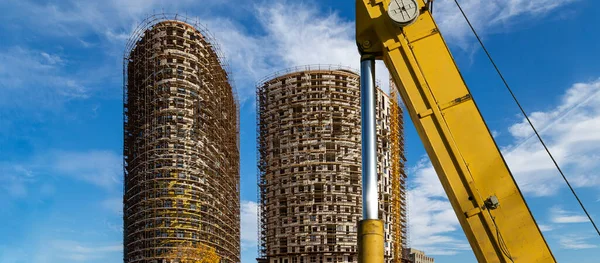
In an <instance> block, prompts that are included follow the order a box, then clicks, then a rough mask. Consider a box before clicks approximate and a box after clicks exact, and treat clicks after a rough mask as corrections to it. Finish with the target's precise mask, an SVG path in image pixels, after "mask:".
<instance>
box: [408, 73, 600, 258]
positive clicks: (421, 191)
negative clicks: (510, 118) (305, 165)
mask: <svg viewBox="0 0 600 263" xmlns="http://www.w3.org/2000/svg"><path fill="white" fill-rule="evenodd" d="M598 94H600V80H599V81H593V82H590V83H577V84H575V85H573V86H572V87H570V88H569V89H568V90H567V91H566V92H565V94H564V95H563V96H562V98H561V100H560V103H559V104H558V105H557V106H556V107H554V108H551V109H549V110H547V111H540V112H535V113H534V114H532V119H533V122H534V124H535V125H536V126H538V127H540V130H541V131H543V133H542V134H543V136H544V138H545V139H546V141H547V143H548V145H549V147H550V149H551V151H552V152H553V153H554V154H555V156H556V157H557V159H558V162H559V164H561V165H562V166H563V170H564V171H565V172H566V174H567V176H568V177H569V178H570V179H571V181H572V183H573V185H574V186H576V187H597V186H599V185H600V176H599V174H598V173H597V171H598V170H599V168H600V166H598V163H600V162H598V160H599V155H598V152H600V133H598V132H597V131H598V130H599V129H600V96H599V95H598ZM527 127H528V126H526V125H525V121H524V120H522V121H520V122H518V123H516V124H514V125H512V126H510V128H509V129H508V130H509V131H510V135H511V136H512V139H513V143H511V144H510V145H509V146H508V147H505V148H504V150H503V153H504V156H505V158H506V161H507V163H508V165H509V167H510V168H511V171H512V173H513V175H514V176H515V178H516V180H517V183H518V184H519V187H520V189H521V190H523V192H524V193H525V194H528V195H533V196H550V195H556V194H557V193H558V190H559V189H561V187H565V186H564V182H563V181H562V178H561V177H560V175H559V174H557V172H556V171H555V168H554V166H553V164H552V162H551V161H550V160H549V158H548V156H547V154H546V153H545V151H543V149H542V148H541V146H539V144H536V140H534V138H532V137H531V132H530V131H528V130H527ZM409 178H410V182H411V184H413V186H412V187H411V189H410V191H409V209H410V210H409V218H410V231H411V232H410V233H411V240H412V241H413V242H412V243H413V244H412V245H414V246H415V247H421V248H423V249H425V251H427V252H429V251H434V252H436V253H439V252H442V253H456V252H457V251H459V250H460V248H463V247H461V246H464V245H465V244H466V241H461V240H457V239H456V238H453V236H454V235H456V234H457V233H458V231H456V230H458V229H459V228H460V225H459V224H458V221H457V220H456V215H455V214H454V211H453V210H452V208H451V206H450V203H449V202H448V200H447V197H446V194H445V192H444V190H443V188H442V186H441V184H440V183H439V179H438V178H437V175H436V173H435V171H434V169H433V167H432V166H431V163H430V162H429V161H428V160H427V159H425V160H422V161H421V162H419V163H418V164H417V165H416V167H414V168H413V171H411V172H410V173H409ZM550 220H551V222H552V223H553V224H567V223H581V222H587V221H588V219H587V217H585V216H583V215H582V214H578V213H574V212H570V211H565V210H562V209H560V208H558V207H554V208H552V209H551V210H550ZM557 227H558V226H557V225H540V228H541V229H542V231H544V232H548V231H552V230H554V229H556V228H557ZM458 235H460V236H462V234H458ZM452 247H454V248H456V247H458V248H459V249H452ZM440 250H441V251H440Z"/></svg>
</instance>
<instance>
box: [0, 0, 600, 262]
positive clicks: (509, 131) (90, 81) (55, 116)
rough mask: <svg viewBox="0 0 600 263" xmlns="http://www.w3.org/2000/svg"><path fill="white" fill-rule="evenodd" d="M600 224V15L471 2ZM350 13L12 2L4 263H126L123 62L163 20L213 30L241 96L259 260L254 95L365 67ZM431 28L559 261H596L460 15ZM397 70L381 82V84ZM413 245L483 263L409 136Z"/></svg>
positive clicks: (440, 5) (599, 252)
mask: <svg viewBox="0 0 600 263" xmlns="http://www.w3.org/2000/svg"><path fill="white" fill-rule="evenodd" d="M460 2H461V3H462V4H463V5H464V8H465V11H466V12H467V14H468V15H469V16H470V17H471V20H472V22H473V24H474V25H475V27H476V28H477V29H478V31H479V32H480V33H481V34H482V36H483V39H484V41H485V42H486V43H487V45H488V48H489V50H490V51H491V52H492V54H493V56H494V57H495V58H496V60H497V63H498V65H499V66H500V68H501V69H502V70H503V72H504V73H505V76H506V78H507V79H508V81H509V82H510V83H511V84H512V86H513V87H514V89H515V90H516V93H517V96H518V97H519V98H520V99H521V102H522V103H523V104H524V106H525V109H526V110H527V111H528V112H530V113H531V116H532V120H533V122H534V124H535V125H536V126H537V127H538V128H539V129H540V130H541V131H542V136H543V137H544V139H545V140H546V141H547V143H548V145H549V147H550V149H551V151H552V152H553V153H554V154H555V156H556V157H557V160H558V162H559V163H560V164H561V165H562V167H563V168H564V171H565V172H566V174H567V176H568V178H569V179H570V180H571V181H572V184H573V185H574V186H575V188H576V190H577V192H579V193H580V196H581V198H582V200H583V201H584V202H585V203H586V204H587V207H588V209H589V211H590V212H591V214H592V216H593V217H595V218H597V220H600V219H598V218H600V191H599V189H600V175H599V172H598V171H599V170H600V165H599V163H600V151H599V150H600V132H598V129H600V94H599V93H600V64H599V63H598V61H600V49H598V48H597V47H598V43H599V42H600V37H598V34H596V32H597V25H599V24H600V16H598V15H597V14H596V10H598V9H599V8H600V3H599V2H598V1H593V0H495V1H480V0H462V1H460ZM353 9H354V1H350V0H344V1H341V0H340V1H333V0H332V1H325V0H302V1H291V0H288V1H285V0H271V1H263V0H257V1H247V0H229V1H221V0H202V1H192V0H181V1H159V0H131V1H122V0H105V1H92V0H90V1H72V0H64V1H33V0H19V1H17V0H3V1H1V2H0V10H2V11H0V12H1V14H2V15H1V16H0V36H1V37H0V225H1V226H2V227H0V262H2V263H16V262H36V263H38V262H39V263H54V262H90V263H93V262H121V260H122V230H121V228H122V221H121V212H120V211H121V196H122V188H123V187H122V181H123V180H122V172H121V171H122V169H121V151H122V150H121V149H122V100H121V96H122V93H121V92H122V91H121V89H122V57H123V50H124V44H125V41H127V39H128V38H129V36H130V34H131V32H132V30H133V29H134V28H135V27H136V26H137V25H138V23H139V22H140V21H141V20H143V19H144V18H145V17H147V16H148V15H150V14H153V13H160V12H179V13H181V14H187V16H190V17H194V18H196V19H198V20H200V21H201V22H202V23H203V24H204V25H206V26H207V27H208V28H209V30H210V31H211V32H212V33H213V35H215V37H216V39H217V40H218V41H219V44H220V46H221V47H222V49H223V51H224V54H225V56H226V58H227V60H228V61H229V63H230V65H231V69H232V72H233V79H234V81H235V86H236V87H237V90H238V93H239V95H240V100H241V105H242V110H241V118H242V121H241V147H242V149H241V150H242V155H241V157H242V160H241V163H242V169H241V175H242V193H241V198H242V200H243V201H242V218H243V219H244V220H243V221H242V232H243V233H242V243H243V251H242V257H243V262H244V263H249V262H253V261H254V258H255V256H256V220H255V212H256V203H255V201H256V169H255V161H256V159H255V158H256V152H255V113H254V107H255V105H254V101H255V99H254V87H255V83H256V82H257V81H258V80H260V79H261V78H262V77H264V76H266V75H269V74H270V73H273V72H275V71H278V70H282V69H285V68H288V67H293V66H301V65H306V64H335V65H344V66H351V67H354V68H357V67H358V64H359V63H358V54H357V52H356V48H355V44H354V40H353V38H354V20H353V19H354V18H353V17H354V13H353V12H354V11H353ZM434 12H435V14H434V15H435V17H436V19H437V20H438V23H439V25H440V27H441V30H442V33H443V35H444V36H445V37H446V40H447V42H448V43H449V45H450V49H451V50H452V52H453V55H454V57H455V59H456V61H457V63H458V65H459V68H460V69H461V71H462V73H463V76H464V78H465V80H466V82H467V84H468V85H469V87H470V89H471V91H472V93H473V95H474V97H475V99H476V101H477V102H478V105H479V107H480V109H481V111H482V113H483V115H484V118H485V119H486V121H487V123H488V125H489V126H490V128H491V129H492V130H493V133H494V136H495V138H496V140H497V142H498V144H499V145H500V146H501V148H502V151H503V153H504V154H505V156H506V159H507V162H508V163H509V166H510V168H511V170H512V171H513V173H514V175H515V176H516V178H517V182H518V183H519V185H520V187H521V189H522V190H523V191H524V193H525V195H526V199H527V201H528V203H529V206H530V207H531V208H532V210H533V214H534V216H535V218H536V220H537V221H538V223H540V225H541V228H542V230H543V232H544V235H545V237H546V239H547V241H548V243H549V244H550V247H551V248H552V250H553V252H554V254H555V256H556V257H557V259H558V261H559V262H583V263H585V262H587V263H592V262H597V258H598V257H600V238H599V237H598V236H597V235H596V234H595V233H594V231H593V228H592V226H591V224H590V223H589V222H587V220H586V218H585V217H584V216H583V214H582V213H581V210H580V208H578V206H577V203H576V202H575V200H574V198H573V196H572V195H571V194H570V192H569V190H568V188H566V186H565V184H564V182H562V181H561V180H562V179H561V178H560V176H559V174H558V173H557V172H556V170H555V168H553V166H552V162H551V161H550V160H549V159H548V157H547V156H546V155H545V154H544V152H543V151H542V148H541V146H540V144H539V143H538V142H537V141H536V140H535V138H532V131H531V130H530V128H529V127H528V125H527V124H526V122H525V121H524V119H523V117H522V116H520V115H519V111H518V108H517V107H516V105H515V104H514V103H513V102H512V101H511V99H510V97H509V94H508V93H507V92H506V90H505V89H504V88H503V86H502V85H501V82H500V80H499V78H498V77H497V75H495V73H494V71H493V68H492V67H491V66H490V64H489V62H488V61H487V60H486V58H485V56H484V54H483V53H482V52H481V50H480V49H479V48H478V47H477V45H475V44H476V43H475V41H474V38H473V36H472V35H471V34H470V33H469V30H468V28H467V26H466V23H465V22H464V21H463V19H462V17H461V16H460V14H459V13H458V9H457V8H456V6H454V4H453V1H450V0H438V1H436V6H435V9H434ZM387 76H388V75H387V74H386V72H385V69H384V68H382V67H380V68H379V71H378V77H379V78H380V79H381V80H382V81H383V83H385V80H386V78H387ZM405 127H406V140H407V142H406V153H407V157H408V164H409V165H408V166H409V171H408V172H409V177H410V179H409V182H410V193H409V206H410V207H409V211H410V213H409V214H410V219H409V220H410V226H411V229H410V242H411V245H412V246H413V247H415V248H419V249H423V250H425V251H426V252H427V253H429V254H431V255H433V256H434V257H435V258H436V262H475V258H474V256H473V255H472V252H471V251H470V248H469V245H468V243H467V242H466V240H465V238H464V234H463V233H462V230H461V229H460V226H459V225H458V221H457V220H456V216H455V215H454V214H453V212H452V210H451V208H450V205H449V203H448V200H447V198H446V197H445V194H444V192H443V190H442V188H441V186H440V184H439V183H438V181H437V178H436V175H435V173H434V171H433V169H432V167H431V165H430V163H429V161H428V159H427V157H426V155H425V152H424V149H423V146H422V144H421V142H420V141H419V139H418V136H417V134H416V132H415V130H414V128H413V127H412V124H410V123H407V125H405Z"/></svg>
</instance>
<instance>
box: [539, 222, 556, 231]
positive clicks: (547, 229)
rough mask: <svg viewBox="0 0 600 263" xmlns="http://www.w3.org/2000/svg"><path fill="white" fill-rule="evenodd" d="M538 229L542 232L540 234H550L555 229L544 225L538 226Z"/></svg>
mask: <svg viewBox="0 0 600 263" xmlns="http://www.w3.org/2000/svg"><path fill="white" fill-rule="evenodd" d="M538 227H539V228H540V231H542V232H550V231H553V230H554V229H555V227H554V226H552V225H545V224H538Z"/></svg>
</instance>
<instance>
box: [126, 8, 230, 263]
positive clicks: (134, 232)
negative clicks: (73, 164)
mask: <svg viewBox="0 0 600 263" xmlns="http://www.w3.org/2000/svg"><path fill="white" fill-rule="evenodd" d="M215 44H216V43H215V41H214V39H213V38H212V37H211V36H210V34H208V31H207V30H206V29H205V28H203V27H202V26H200V25H199V24H198V23H192V22H188V19H187V18H185V17H181V16H179V15H176V14H173V15H167V14H160V15H154V16H150V17H148V18H147V19H146V20H145V21H144V22H142V24H141V25H140V26H139V27H138V28H137V29H136V30H135V31H134V33H133V35H132V36H131V38H130V39H129V41H128V43H127V46H126V51H125V58H124V93H123V101H124V152H123V156H124V176H125V179H124V187H125V189H124V200H123V203H124V207H123V212H124V213H123V221H124V237H123V238H124V242H123V245H124V251H123V252H124V255H123V256H124V262H140V263H142V262H144V263H146V262H149V263H154V262H156V263H158V262H161V263H162V262H168V261H167V260H168V254H169V253H170V252H172V251H173V250H174V249H181V248H182V246H186V244H189V246H190V248H193V247H198V246H199V245H203V246H208V247H210V248H214V249H215V251H216V253H217V254H218V256H219V257H220V258H221V262H223V263H230V262H233V263H237V262H240V199H239V194H240V171H239V156H240V153H239V125H238V122H239V116H238V114H239V104H238V99H237V95H236V93H235V89H234V88H233V87H232V85H231V82H230V80H229V73H228V70H227V65H226V63H224V60H223V57H222V56H221V55H220V52H219V49H218V46H216V45H215Z"/></svg>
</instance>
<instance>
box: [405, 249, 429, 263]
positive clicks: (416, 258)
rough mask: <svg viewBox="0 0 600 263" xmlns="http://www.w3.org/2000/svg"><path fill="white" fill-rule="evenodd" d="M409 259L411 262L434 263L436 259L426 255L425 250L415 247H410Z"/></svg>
mask: <svg viewBox="0 0 600 263" xmlns="http://www.w3.org/2000/svg"><path fill="white" fill-rule="evenodd" d="M408 254H409V259H410V261H411V263H434V262H435V261H434V259H433V258H432V257H429V256H427V255H425V252H423V251H421V250H417V249H414V248H410V249H408Z"/></svg>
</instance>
